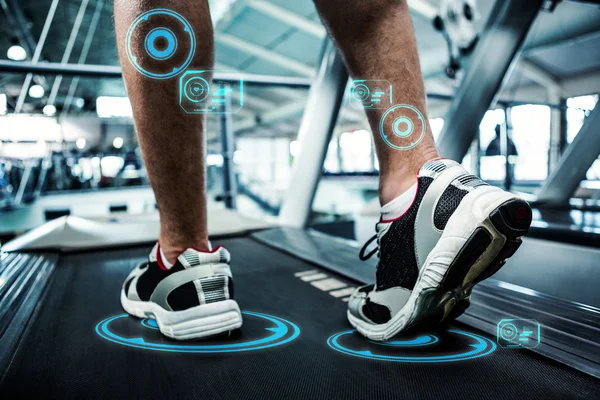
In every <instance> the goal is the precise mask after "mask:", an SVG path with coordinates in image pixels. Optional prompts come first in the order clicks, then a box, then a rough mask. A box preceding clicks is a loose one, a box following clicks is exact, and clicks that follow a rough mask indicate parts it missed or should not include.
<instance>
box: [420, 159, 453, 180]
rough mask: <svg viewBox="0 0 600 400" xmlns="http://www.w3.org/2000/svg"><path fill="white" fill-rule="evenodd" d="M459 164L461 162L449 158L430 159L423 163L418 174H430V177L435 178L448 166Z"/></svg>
mask: <svg viewBox="0 0 600 400" xmlns="http://www.w3.org/2000/svg"><path fill="white" fill-rule="evenodd" d="M457 165H460V164H459V163H457V162H456V161H454V160H448V159H441V160H434V161H428V162H426V163H425V164H423V166H422V167H421V169H420V170H419V174H418V175H419V177H421V176H429V177H432V178H435V177H436V176H437V175H439V174H441V173H442V172H444V171H445V170H447V169H448V168H452V167H455V166H457Z"/></svg>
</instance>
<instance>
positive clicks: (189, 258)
mask: <svg viewBox="0 0 600 400" xmlns="http://www.w3.org/2000/svg"><path fill="white" fill-rule="evenodd" d="M177 260H178V261H179V262H180V263H181V265H183V266H184V267H185V268H191V267H195V266H198V265H201V264H216V263H225V264H227V263H229V260H230V256H229V252H228V251H227V250H226V249H225V248H224V247H222V246H219V247H217V248H216V249H214V250H212V251H210V252H208V251H206V252H204V251H198V250H195V249H187V250H186V251H184V252H183V253H181V254H180V255H179V257H177Z"/></svg>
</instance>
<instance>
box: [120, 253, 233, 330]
mask: <svg viewBox="0 0 600 400" xmlns="http://www.w3.org/2000/svg"><path fill="white" fill-rule="evenodd" d="M229 260H230V256H229V252H228V251H227V250H225V248H223V247H220V246H219V247H217V248H215V249H214V250H213V251H211V252H200V251H197V250H194V249H187V250H186V251H184V252H183V253H182V254H181V255H180V256H179V257H177V262H176V263H175V264H174V265H173V266H172V267H171V268H169V269H167V268H165V267H164V266H163V265H162V262H160V254H159V246H158V244H156V245H155V246H154V248H153V249H152V251H151V252H150V256H149V257H148V261H146V262H142V263H141V264H139V265H138V266H137V267H136V268H135V269H134V270H133V271H132V272H131V273H130V274H129V276H128V277H127V279H126V280H125V283H124V284H123V289H122V290H121V305H122V306H123V308H124V309H125V311H127V312H128V313H129V314H131V315H134V316H136V317H139V318H152V319H155V320H156V322H157V324H158V327H159V329H160V331H161V332H162V333H163V335H165V336H168V337H170V338H172V339H178V340H187V339H198V338H203V337H207V336H213V335H217V334H220V333H224V332H228V331H232V330H234V329H237V328H240V327H241V326H242V315H241V313H240V308H239V307H238V304H237V302H236V301H235V300H233V280H232V278H231V269H230V268H229Z"/></svg>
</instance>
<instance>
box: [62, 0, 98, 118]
mask: <svg viewBox="0 0 600 400" xmlns="http://www.w3.org/2000/svg"><path fill="white" fill-rule="evenodd" d="M103 7H104V0H98V3H96V9H95V10H94V15H93V16H92V22H90V26H89V28H88V31H87V34H86V35H85V41H84V42H83V47H82V49H81V54H79V60H77V64H85V60H87V56H88V53H89V52H90V47H91V46H92V41H93V40H94V34H95V33H96V27H97V26H98V20H99V19H100V15H101V14H102V8H103ZM79 79H80V77H79V76H76V77H74V78H73V80H71V85H70V86H69V91H68V92H67V97H66V99H65V102H64V103H63V107H62V111H61V115H63V114H67V113H68V112H69V109H70V108H71V104H72V103H73V98H74V97H75V91H76V90H77V86H78V85H79Z"/></svg>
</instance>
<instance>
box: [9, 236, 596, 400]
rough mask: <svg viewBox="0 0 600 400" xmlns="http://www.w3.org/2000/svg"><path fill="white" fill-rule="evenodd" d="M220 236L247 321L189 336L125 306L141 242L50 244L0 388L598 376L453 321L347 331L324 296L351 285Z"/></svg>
mask: <svg viewBox="0 0 600 400" xmlns="http://www.w3.org/2000/svg"><path fill="white" fill-rule="evenodd" d="M222 244H223V245H224V246H225V247H226V248H227V249H228V250H229V251H230V252H231V253H232V263H231V266H232V270H233V273H234V282H235V298H236V299H237V301H238V302H239V304H240V307H241V308H242V310H244V311H245V312H246V314H245V316H244V326H243V328H242V330H241V331H238V332H234V333H232V335H231V337H229V338H227V337H219V338H213V339H209V340H204V341H195V342H177V341H172V340H168V339H166V338H163V337H162V335H160V333H159V332H158V331H157V330H156V329H153V328H155V327H153V326H152V325H153V322H152V320H140V319H137V318H132V317H128V316H124V315H123V314H124V312H123V310H122V309H121V306H120V303H119V293H120V289H121V285H122V283H123V281H124V279H125V277H126V276H127V274H128V273H129V272H130V271H131V269H132V268H133V267H134V266H135V265H136V263H138V262H140V261H142V260H143V259H144V258H145V257H147V254H148V252H149V250H150V248H149V247H135V248H128V249H116V250H103V251H94V252H87V253H76V254H67V255H61V256H60V259H59V261H58V265H57V267H56V270H55V271H54V276H53V277H52V280H51V282H50V283H49V285H48V288H47V290H46V293H45V296H44V298H43V299H42V301H41V302H40V304H39V306H38V308H37V310H36V312H35V313H34V315H33V317H32V318H31V320H30V321H29V324H28V326H27V329H26V331H25V332H24V334H23V336H22V338H21V341H20V343H19V347H18V349H17V350H16V352H15V353H14V356H13V359H12V361H11V363H10V365H9V367H8V370H7V371H6V373H5V375H4V376H3V379H2V381H1V383H0V392H1V393H2V398H40V397H43V398H52V399H109V398H110V399H121V398H122V399H148V398H161V399H203V400H205V399H213V398H215V399H236V400H237V399H388V398H389V399H399V398H406V399H411V398H415V399H417V398H419V399H422V398H443V399H469V398H481V399H495V398H498V399H507V398H544V399H591V398H600V385H599V382H598V380H597V379H595V378H593V377H591V376H588V375H586V374H584V373H581V372H578V371H576V370H574V369H571V368H569V367H567V366H565V365H562V364H560V363H558V362H555V361H552V360H550V359H547V358H545V357H542V356H540V355H538V354H535V353H533V352H531V351H527V350H523V349H505V348H501V347H497V346H496V345H495V338H493V337H489V336H487V335H486V334H484V333H481V332H477V331H475V330H474V329H472V328H469V327H467V326H465V325H461V324H455V325H453V326H450V327H449V329H450V330H451V331H455V332H448V331H445V330H444V331H438V332H422V333H419V332H416V333H411V334H410V335H408V336H406V337H403V338H396V339H395V341H396V342H397V343H396V344H397V346H384V345H381V344H374V343H370V342H368V341H367V340H366V339H363V338H362V337H359V336H358V335H357V334H356V333H347V331H349V330H351V326H350V325H349V324H348V322H347V320H346V303H345V302H344V301H342V298H343V297H345V295H343V294H341V293H342V292H340V293H338V294H340V295H339V297H335V296H333V295H332V294H330V292H332V291H335V290H341V289H344V288H348V287H349V286H350V287H353V286H356V283H353V282H351V281H349V280H346V279H344V278H341V277H339V276H334V275H333V274H332V273H330V272H326V274H327V275H328V276H329V277H330V278H333V281H330V282H329V286H327V285H325V284H323V283H321V284H318V285H315V284H311V282H310V278H306V277H308V276H310V275H311V274H312V275H313V276H314V275H315V273H318V272H320V271H319V268H318V267H317V266H315V265H312V264H309V263H307V262H304V261H302V260H299V259H297V258H294V257H292V256H290V255H287V254H284V253H282V252H279V251H277V250H274V249H272V248H270V247H267V246H265V245H263V244H260V243H258V242H256V241H254V240H252V239H250V238H248V237H244V238H235V239H227V240H224V241H223V242H222ZM305 271H314V272H312V273H307V274H305V275H302V274H301V273H302V272H305ZM323 273H325V272H323ZM298 275H301V276H298ZM303 276H304V277H305V279H304V280H303V279H302V277H303ZM336 281H337V283H336ZM340 282H341V283H343V284H345V285H344V287H342V288H340V289H335V288H333V289H332V287H335V286H336V285H337V286H339V285H340ZM317 286H321V287H320V288H319V287H317ZM113 317H114V319H113V320H111V321H109V322H107V323H106V324H105V325H104V326H103V325H102V324H101V322H102V321H107V320H108V319H110V318H113ZM278 321H279V322H278ZM282 326H283V327H282ZM103 329H104V330H103ZM296 329H297V330H296ZM111 335H112V336H111ZM336 335H337V336H336ZM274 338H275V339H274ZM334 338H335V339H334ZM477 338H480V339H477ZM111 339H113V340H111ZM334 342H335V343H337V346H336V345H335V343H334ZM400 342H402V343H400ZM482 343H483V344H482ZM492 345H493V346H492ZM484 346H486V347H485V348H484ZM185 347H187V349H186V348H185ZM341 349H346V350H347V351H345V352H344V351H342V350H341ZM233 350H235V351H233ZM478 351H479V352H480V353H477V352H478ZM465 354H466V356H465ZM469 354H479V355H478V356H477V357H470V356H469ZM461 355H463V356H461ZM461 358H462V359H461ZM419 361H420V362H419ZM423 361H426V362H423Z"/></svg>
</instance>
